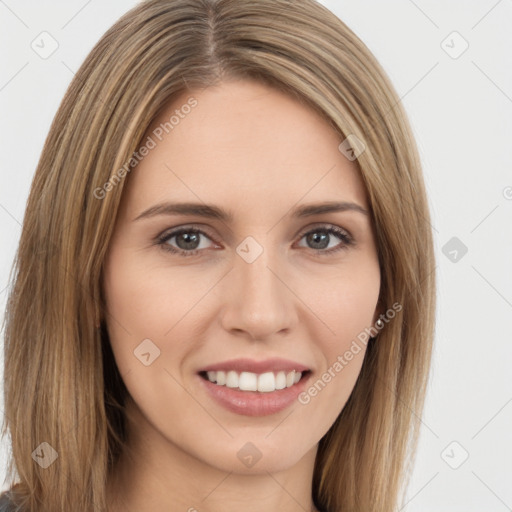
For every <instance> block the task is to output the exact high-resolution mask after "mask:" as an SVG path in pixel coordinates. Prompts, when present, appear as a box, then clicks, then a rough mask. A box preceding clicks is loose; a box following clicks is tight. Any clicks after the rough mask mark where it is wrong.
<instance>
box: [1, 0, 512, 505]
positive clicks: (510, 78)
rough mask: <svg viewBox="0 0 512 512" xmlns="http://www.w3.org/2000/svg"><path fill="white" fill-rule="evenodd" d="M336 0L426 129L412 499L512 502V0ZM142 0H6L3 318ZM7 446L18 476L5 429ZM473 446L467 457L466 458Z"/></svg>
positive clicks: (421, 135)
mask: <svg viewBox="0 0 512 512" xmlns="http://www.w3.org/2000/svg"><path fill="white" fill-rule="evenodd" d="M322 3H324V5H326V6H327V7H329V8H330V9H331V10H333V11H334V12H335V13H336V14H337V15H338V16H339V17H340V18H341V19H342V20H343V21H345V23H347V25H348V26H349V27H350V28H352V30H354V32H355V33H356V34H357V35H358V36H359V37H360V38H361V39H362V40H363V41H364V42H365V43H366V45H367V46H368V47H369V48H370V50H372V52H373V53H374V54H375V56H376V57H377V59H378V60H379V61H380V62H381V64H382V65H383V66H384V68H385V70H386V71H387V73H388V74H389V76H390V78H391V80H392V82H393V83H394V85H395V87H396V89H397V91H398V93H399V95H400V97H401V101H402V103H403V104H404V106H405V108H406V111H407V113H408V115H409V117H410V120H411V123H412V125H413V130H414V134H415V136H416V139H417V142H418V146H419V149H420V153H421V157H422V161H423V165H424V173H425V181H426V185H427V190H428V194H429V200H430V205H431V210H432V216H433V220H432V224H433V230H434V235H435V243H436V257H437V267H436V272H437V275H438V279H439V292H438V299H439V305H438V312H437V314H438V317H437V318H438V323H437V329H436V342H435V352H434V365H433V370H432V374H431V382H430V386H429V392H428V396H427V405H426V410H425V413H424V416H423V419H422V425H423V427H422V436H421V440H420V447H419V452H418V457H417V462H416V465H415V468H414V471H413V474H412V480H411V484H410V486H409V492H408V499H407V504H406V506H405V508H403V509H402V510H405V511H407V512H430V511H439V512H443V511H453V512H455V511H460V512H462V511H463V512H481V511H484V510H485V511H486V512H505V511H506V510H512V487H511V486H510V482H511V481H512V428H511V427H512V378H511V376H510V375H511V371H510V365H511V362H512V357H511V356H512V348H511V343H510V340H511V335H510V329H509V326H510V320H511V319H512V243H511V242H512V222H511V221H512V62H511V61H512V58H511V57H510V48H512V32H511V31H510V26H511V23H512V3H511V2H510V1H507V0H501V1H496V0H481V1H476V0H472V1H467V0H466V1H463V0H460V1H450V2H432V1H426V0H417V1H415V2H413V1H412V0H393V1H387V2H381V1H378V0H371V1H370V0H351V1H335V0H330V1H328V0H324V1H323V2H322ZM135 4H136V2H135V1H133V0H123V1H121V0H115V1H110V2H100V1H99V0H90V1H88V2H87V1H85V0H68V1H64V0H62V1H61V2H56V1H52V2H36V1H35V0H32V1H28V0H27V1H23V0H20V1H17V0H5V1H3V0H0V48H1V59H2V61H1V66H0V105H1V116H0V140H1V144H2V151H1V156H2V158H1V159H0V169H1V171H0V243H1V247H2V250H1V252H0V312H1V316H0V321H1V320H2V319H3V313H4V309H5V302H6V296H7V290H6V287H7V282H8V275H9V270H10V266H11V264H12V261H13V258H14V252H15V250H16V246H17V243H18V240H19V236H20V228H21V222H22V219H23V215H24V209H25V202H26V199H27V196H28V191H29V187H30V183H31V180H32V177H33V174H34V171H35V168H36V164H37V161H38V159H39V155H40V152H41V149H42V146H43V142H44V139H45V137H46V134H47V132H48V129H49V127H50V123H51V121H52V119H53V116H54V115H55V112H56V110H57V108H58V106H59V104H60V101H61V99H62V97H63V94H64V92H65V90H66V88H67V86H68V84H69V82H70V80H71V78H72V77H73V73H74V72H76V70H77V69H78V68H79V66H80V64H81V63H82V61H83V60H84V58H85V56H86V55H87V54H88V52H89V51H90V50H91V48H92V46H93V45H94V43H95V42H96V41H97V40H98V39H99V38H100V37H101V35H102V34H103V33H104V32H105V30H106V29H107V28H108V27H110V26H111V25H112V24H113V23H114V22H115V21H116V19H117V18H118V17H119V16H121V15H122V14H123V13H125V12H126V11H127V10H128V9H129V8H131V7H132V6H134V5H135ZM43 31H47V32H49V33H50V34H51V35H52V37H53V38H54V39H55V40H56V41H57V42H58V45H59V46H58V48H57V50H56V51H55V53H53V54H52V55H51V56H50V57H48V58H47V59H42V58H41V57H40V56H39V55H38V54H37V53H36V52H35V51H34V50H33V49H32V48H31V43H32V41H33V40H34V39H36V38H37V37H38V36H39V34H40V33H41V32H43ZM453 31H456V32H458V33H459V34H460V36H461V37H462V38H464V40H466V41H467V43H468V44H469V47H468V49H467V50H466V51H465V52H464V53H462V54H461V55H460V56H458V57H457V58H452V57H451V56H450V55H449V54H448V53H447V51H449V52H451V53H452V54H454V52H458V51H459V50H460V49H461V48H462V44H463V43H462V40H461V39H460V38H459V39H458V37H459V36H457V35H453V34H452V32H453ZM447 38H448V39H447ZM443 41H445V43H443ZM450 47H451V48H450ZM445 50H447V51H445ZM507 187H508V188H507ZM452 237H457V239H458V240H459V241H460V242H456V243H458V244H460V243H463V244H464V245H465V246H466V247H467V248H468V252H467V253H466V254H465V255H464V256H462V257H460V255H461V252H460V251H459V252H458V256H457V258H458V260H457V261H456V262H454V261H451V259H450V258H453V254H454V253H452V256H450V255H449V251H452V250H453V248H452V247H451V246H450V245H448V246H447V249H445V252H446V253H447V254H448V256H446V255H445V254H444V253H443V247H445V244H447V243H448V242H449V241H450V240H451V239H452ZM452 243H453V242H452ZM449 256H450V257H449ZM0 342H1V343H3V337H2V338H1V340H0ZM2 346H3V345H2ZM0 357H2V369H3V352H2V354H1V356H0ZM1 405H2V402H0V406H1ZM404 406H405V407H406V406H407V404H404ZM1 412H2V411H0V413H1ZM454 441H455V442H456V443H455V444H451V443H453V442H454ZM447 447H448V449H447V450H445V449H446V448H447ZM0 448H1V450H0V486H1V487H0V488H5V487H6V485H3V486H2V483H3V478H4V474H5V471H4V461H5V457H6V453H7V450H8V449H9V448H8V445H7V442H6V440H5V439H4V440H3V443H2V444H1V445H0ZM466 452H467V454H468V455H469V456H468V458H467V460H466V461H465V462H464V463H462V465H460V466H459V467H458V468H457V469H454V468H452V467H450V465H451V466H457V465H458V464H460V462H461V461H462V460H463V457H464V456H465V453H466Z"/></svg>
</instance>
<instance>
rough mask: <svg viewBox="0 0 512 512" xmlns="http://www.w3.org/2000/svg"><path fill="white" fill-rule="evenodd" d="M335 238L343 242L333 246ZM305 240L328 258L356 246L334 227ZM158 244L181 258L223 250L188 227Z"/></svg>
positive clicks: (313, 232)
mask: <svg viewBox="0 0 512 512" xmlns="http://www.w3.org/2000/svg"><path fill="white" fill-rule="evenodd" d="M333 236H334V237H336V238H338V240H341V242H338V243H337V244H335V245H334V246H332V245H331V242H333V241H334V242H335V239H334V238H333ZM303 238H305V239H306V243H307V244H309V248H310V249H312V250H313V251H314V252H315V253H317V254H318V255H322V256H327V255H329V254H332V253H334V252H337V251H339V250H341V249H348V248H349V247H350V246H352V245H354V244H355V242H354V240H353V239H352V237H351V235H350V234H349V233H348V232H346V231H345V230H343V229H341V228H339V227H337V226H333V225H321V226H318V227H316V228H314V229H310V230H309V231H307V232H305V233H303V234H302V235H301V237H300V240H302V239H303ZM202 239H205V240H206V241H205V240H202ZM207 240H210V242H212V243H213V244H211V245H209V244H208V242H207ZM157 244H158V245H159V246H161V247H162V249H163V250H165V251H168V252H170V253H173V254H177V255H179V256H195V255H196V254H198V253H199V252H201V251H202V250H205V249H208V248H212V247H214V248H217V249H219V248H221V246H220V245H218V243H217V242H215V241H214V240H213V237H211V236H210V235H208V234H207V233H206V232H204V231H203V230H201V229H198V228H193V227H186V226H185V227H182V228H179V229H176V230H174V231H171V232H165V233H163V234H162V235H160V236H159V237H158V238H157ZM301 247H304V246H301Z"/></svg>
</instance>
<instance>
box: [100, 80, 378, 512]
mask: <svg viewBox="0 0 512 512" xmlns="http://www.w3.org/2000/svg"><path fill="white" fill-rule="evenodd" d="M190 96H193V97H194V98H196V99H197V101H198V105H197V106H196V107H195V108H194V109H193V110H192V111H191V113H190V114H188V115H187V116H185V118H184V119H181V120H180V123H179V125H177V126H175V128H174V129H173V131H172V132H170V133H169V134H168V135H167V136H165V138H164V139H163V140H162V141H161V142H158V144H157V146H156V147H155V148H154V149H152V150H151V151H150V152H149V154H148V155H147V156H146V157H145V158H144V159H143V160H142V161H141V162H140V164H139V165H138V166H137V168H136V169H134V170H133V171H132V174H130V175H129V178H128V180H129V181H128V183H127V184H126V185H127V187H126V188H125V191H124V195H123V199H122V204H121V208H120V211H119V215H118V217H117V220H116V225H115V232H114V235H113V238H112V240H111V244H110V247H109V250H108V254H107V258H106V261H105V266H104V283H103V284H104V290H105V296H106V301H107V309H108V314H107V315H106V321H107V328H108V332H109V336H110V341H111V345H112V349H113V352H114V356H115V358H116V362H117V365H118V367H119V370H120V373H121V375H122V377H123V380H124V382H125V384H126V386H127V388H128V391H129V393H130V400H129V401H128V404H127V417H128V420H129V423H128V431H129V446H130V448H131V454H129V453H125V454H124V455H123V456H122V458H121V460H120V463H119V467H118V469H117V471H116V472H115V475H116V476H115V479H114V480H112V481H111V482H110V483H109V485H108V496H109V499H111V500H112V508H111V510H115V511H117V510H119V511H120V510H124V511H137V512H140V511H146V510H147V511H150V510H151V511H156V512H164V511H166V512H169V511H183V512H185V511H189V512H193V510H197V511H198V512H203V511H208V512H221V511H222V512H234V511H237V512H238V511H240V510H244V511H249V512H256V511H258V512H260V511H261V510H265V511H267V512H274V511H275V512H277V511H280V512H283V511H284V512H292V511H294V512H295V511H298V510H300V511H302V510H307V511H309V510H315V509H314V507H313V503H312V499H311V492H312V476H313V467H314V461H315V455H316V452H317V446H318V442H319V441H320V439H321V438H322V437H323V436H324V435H325V433H326V432H327V431H328V430H329V428H330V427H331V425H332V424H333V422H334V421H335V420H336V418H337V416H338V415H339V413H340V412H341V410H342V409H343V407H344V405H345V403H346V401H347V399H348V398H349V396H350V393H351V391H352V389H353V387H354V384H355V382H356V379H357V376H358V375H359V372H360V370H361V365H362V362H363V356H364V353H365V350H364V348H365V347H363V350H361V351H360V352H359V353H358V354H356V355H354V357H353V359H352V360H351V361H350V362H349V363H348V364H347V365H346V366H345V367H344V368H343V370H342V371H341V372H339V373H337V374H336V377H335V378H333V379H332V380H331V382H330V383H329V384H328V385H326V386H325V388H324V389H323V390H322V391H321V392H320V393H318V394H317V396H315V397H313V398H311V400H310V402H309V403H308V404H306V405H304V404H301V403H299V402H298V401H295V402H294V403H293V404H292V406H290V407H288V408H287V409H285V410H284V411H282V412H279V413H276V414H271V415H268V416H263V417H248V416H243V415H239V414H235V413H233V412H230V411H228V410H226V409H224V408H223V407H222V406H220V405H218V404H217V403H216V402H214V401H213V400H212V399H211V398H210V397H209V395H208V394H206V392H205V391H204V389H203V387H202V385H201V382H200V381H199V379H198V376H197V372H198V370H199V369H201V367H204V366H206V365H208V364H211V363H217V362H221V361H225V360H228V359H234V358H237V357H247V358H251V359H255V360H261V359H266V358H270V357H283V358H287V359H292V360H294V361H298V362H300V363H303V364H306V365H307V366H308V367H309V368H311V370H312V372H313V374H312V376H311V380H310V383H312V382H315V381H316V380H317V379H318V378H321V376H322V374H323V373H324V372H326V371H327V370H328V369H329V368H330V367H332V365H333V363H334V362H335V361H336V360H337V358H338V356H340V355H343V354H344V353H345V351H346V350H348V349H349V347H350V345H351V343H352V342H353V340H354V339H356V336H357V335H358V334H359V333H360V332H361V331H363V330H364V329H365V328H366V327H370V326H372V325H374V324H375V322H376V320H377V319H378V317H379V314H380V313H381V311H380V310H379V309H378V308H377V302H378V296H379V289H380V271H379V264H378V257H377V248H376V243H375V234H374V228H373V226H372V222H371V217H370V216H367V215H364V214H361V213H359V212H356V211H342V212H329V213H322V214H316V215H314V216H312V217H305V218H295V217H293V216H292V215H291V211H292V209H293V208H295V207H297V206H301V205H305V204H311V203H319V202H326V201H350V202H353V203H356V204H358V205H360V206H362V207H363V208H365V209H367V210H368V209H369V203H368V199H367V195H366V191H365V187H364V185H363V181H362V179H361V177H360V175H359V171H358V169H357V167H356V165H355V163H354V162H351V161H350V160H348V159H347V158H345V156H344V155H343V154H342V153H341V152H340V151H339V150H338V145H339V144H340V142H342V140H343V139H342V138H341V137H340V136H339V135H338V134H337V133H336V132H335V131H334V130H333V128H332V127H330V126H329V124H327V123H326V121H325V120H324V119H323V118H321V117H320V116H319V115H318V114H317V113H315V112H314V111H312V110H310V109H309V108H308V107H306V106H303V105H302V104H300V103H298V102H297V101H296V100H294V99H292V98H290V97H288V96H286V95H284V94H283V93H281V92H279V91H277V90H274V89H272V88H269V87H267V86H265V85H262V84H259V83H256V82H252V81H228V82H223V83H222V84H221V85H220V86H216V87H209V88H207V89H204V90H200V91H192V92H188V93H186V94H183V95H182V96H181V97H180V98H178V99H176V100H175V101H174V102H173V103H172V104H170V105H168V106H167V107H166V108H165V110H164V111H162V113H161V115H160V117H159V118H158V119H157V120H156V121H155V122H154V124H153V125H152V126H151V127H150V128H149V129H148V132H147V134H146V135H148V134H151V131H152V130H153V129H154V128H155V127H156V126H158V125H159V124H160V123H161V122H165V121H166V120H168V119H169V118H170V116H171V115H172V114H173V113H174V110H175V109H176V108H178V109H179V108H180V106H182V105H184V104H185V103H186V101H187V99H188V98H189V97H190ZM164 201H169V202H178V201H179V202H182V201H183V202H185V201H187V202H198V203H208V204H214V205H216V206H218V207H220V208H223V209H226V210H229V211H231V212H232V213H233V217H234V219H233V222H224V221H221V220H218V219H212V218H203V217H198V216H197V215H165V214H162V215H157V216H154V217H151V218H144V219H139V220H134V219H135V218H136V217H137V216H138V215H140V214H141V212H143V211H145V210H146V209H148V208H150V207H151V206H154V205H156V204H158V203H161V202H164ZM185 225H186V226H187V227H189V226H191V227H196V228H198V229H201V230H203V231H204V232H205V233H206V235H200V245H199V244H197V243H196V245H195V246H194V247H195V248H199V252H198V253H197V254H196V255H192V256H186V257H184V256H180V255H179V254H173V253H170V252H168V251H165V250H164V247H165V245H167V246H169V245H171V246H172V247H174V248H175V249H177V250H179V249H180V248H181V249H182V251H186V250H187V247H191V248H192V246H190V245H189V246H187V245H186V243H185V242H186V240H184V239H183V238H181V237H174V238H170V239H169V240H167V241H166V242H164V243H163V244H162V245H158V242H156V241H155V240H156V239H157V237H158V236H159V235H161V234H162V233H165V232H170V231H171V229H172V228H178V227H181V226H185ZM331 226H337V227H339V228H341V229H343V230H345V231H346V232H348V233H349V234H350V235H351V236H352V238H353V240H354V242H355V243H354V244H353V245H349V246H346V247H345V248H344V249H342V250H339V251H337V252H331V253H330V254H329V253H327V251H328V250H329V249H331V248H333V247H340V246H344V245H345V242H343V240H341V239H340V238H338V236H337V235H334V234H328V233H325V229H326V228H329V227H331ZM314 228H316V229H314ZM311 229H314V233H318V235H317V236H321V235H322V234H324V235H326V236H327V241H328V247H326V248H325V246H326V245H327V242H326V243H325V244H324V245H321V244H319V243H318V242H317V244H315V241H314V240H310V239H308V237H307V236H304V235H305V234H306V233H308V232H310V231H311ZM248 236H251V237H253V238H254V239H255V240H256V241H257V243H258V244H259V245H260V246H261V247H263V249H264V250H263V253H262V254H261V255H260V256H259V257H258V258H257V259H256V260H255V261H254V262H252V263H248V262H247V261H246V260H244V259H243V258H242V257H240V256H239V254H238V253H237V252H236V249H237V247H238V246H239V245H240V244H241V242H242V241H243V240H244V239H245V238H246V237H248ZM180 238H181V239H180ZM178 239H180V240H178ZM178 244H181V245H178ZM188 250H189V251H190V250H191V249H188ZM322 251H323V254H322ZM145 339H150V340H151V341H152V342H153V343H154V344H155V345H156V346H157V347H158V349H159V350H160V355H159V357H157V358H156V359H155V360H154V361H153V362H152V363H151V364H150V365H149V366H145V365H144V364H142V363H141V362H140V360H139V359H138V358H137V357H135V356H134V350H135V349H136V348H137V346H138V345H139V344H140V343H141V342H142V340H145ZM249 441H250V442H251V443H252V444H253V445H255V446H256V447H257V449H258V450H259V452H261V459H260V460H259V461H258V462H257V463H256V464H255V465H254V466H252V467H251V468H248V467H246V466H245V465H244V464H243V463H242V462H241V461H240V459H239V458H238V457H237V453H238V451H239V450H240V449H241V448H242V447H243V446H244V445H245V444H246V443H247V442H249Z"/></svg>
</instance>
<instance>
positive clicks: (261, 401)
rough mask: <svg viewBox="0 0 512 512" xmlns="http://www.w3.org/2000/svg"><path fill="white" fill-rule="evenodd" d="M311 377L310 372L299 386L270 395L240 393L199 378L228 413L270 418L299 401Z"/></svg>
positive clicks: (254, 392)
mask: <svg viewBox="0 0 512 512" xmlns="http://www.w3.org/2000/svg"><path fill="white" fill-rule="evenodd" d="M310 376H311V373H310V372H308V373H307V374H306V375H304V376H303V377H302V378H301V379H300V381H299V382H297V384H294V385H293V386H291V387H289V388H284V389H279V390H276V391H270V392H268V393H261V392H259V391H240V390H239V389H238V388H228V387H227V386H218V385H217V384H214V383H213V382H210V381H209V380H207V379H204V378H203V377H201V375H198V376H197V377H198V379H199V380H200V381H201V382H202V385H203V386H204V387H205V389H206V391H207V392H208V393H209V395H210V396H211V397H212V398H213V399H214V400H216V401H217V403H218V404H220V405H221V406H223V407H224V408H225V409H227V410H228V411H231V412H234V413H236V414H242V415H244V416H268V415H270V414H276V413H278V412H281V411H283V410H284V409H286V408H287V407H289V406H290V405H291V404H292V403H293V402H294V401H295V400H297V397H298V395H299V394H300V393H302V391H303V390H304V388H305V387H306V382H307V381H308V380H309V377H310Z"/></svg>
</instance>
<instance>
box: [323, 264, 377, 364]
mask: <svg viewBox="0 0 512 512" xmlns="http://www.w3.org/2000/svg"><path fill="white" fill-rule="evenodd" d="M379 292H380V271H379V267H378V264H377V263H376V262H374V261H372V264H367V265H361V266H360V267H352V268H350V269H349V268H347V269H346V272H343V273H341V274H339V275H337V276H336V277H335V278H333V279H331V280H329V286H325V285H324V292H323V293H322V294H317V296H316V298H317V302H316V304H318V306H317V307H318V312H319V315H318V316H319V317H320V319H321V320H322V321H323V322H324V323H325V324H326V326H328V327H329V329H325V332H326V336H324V337H323V339H324V340H325V341H326V342H327V347H328V348H336V349H337V350H340V349H342V348H343V347H344V346H345V345H346V344H347V343H348V344H349V345H350V341H351V340H352V339H354V338H356V337H357V336H358V335H359V334H360V333H361V332H364V329H365V328H369V327H370V326H371V325H372V322H373V319H374V315H375V311H376V307H377V302H378V299H379ZM328 352H330V351H329V350H328ZM330 355H331V356H332V353H331V354H330Z"/></svg>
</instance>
